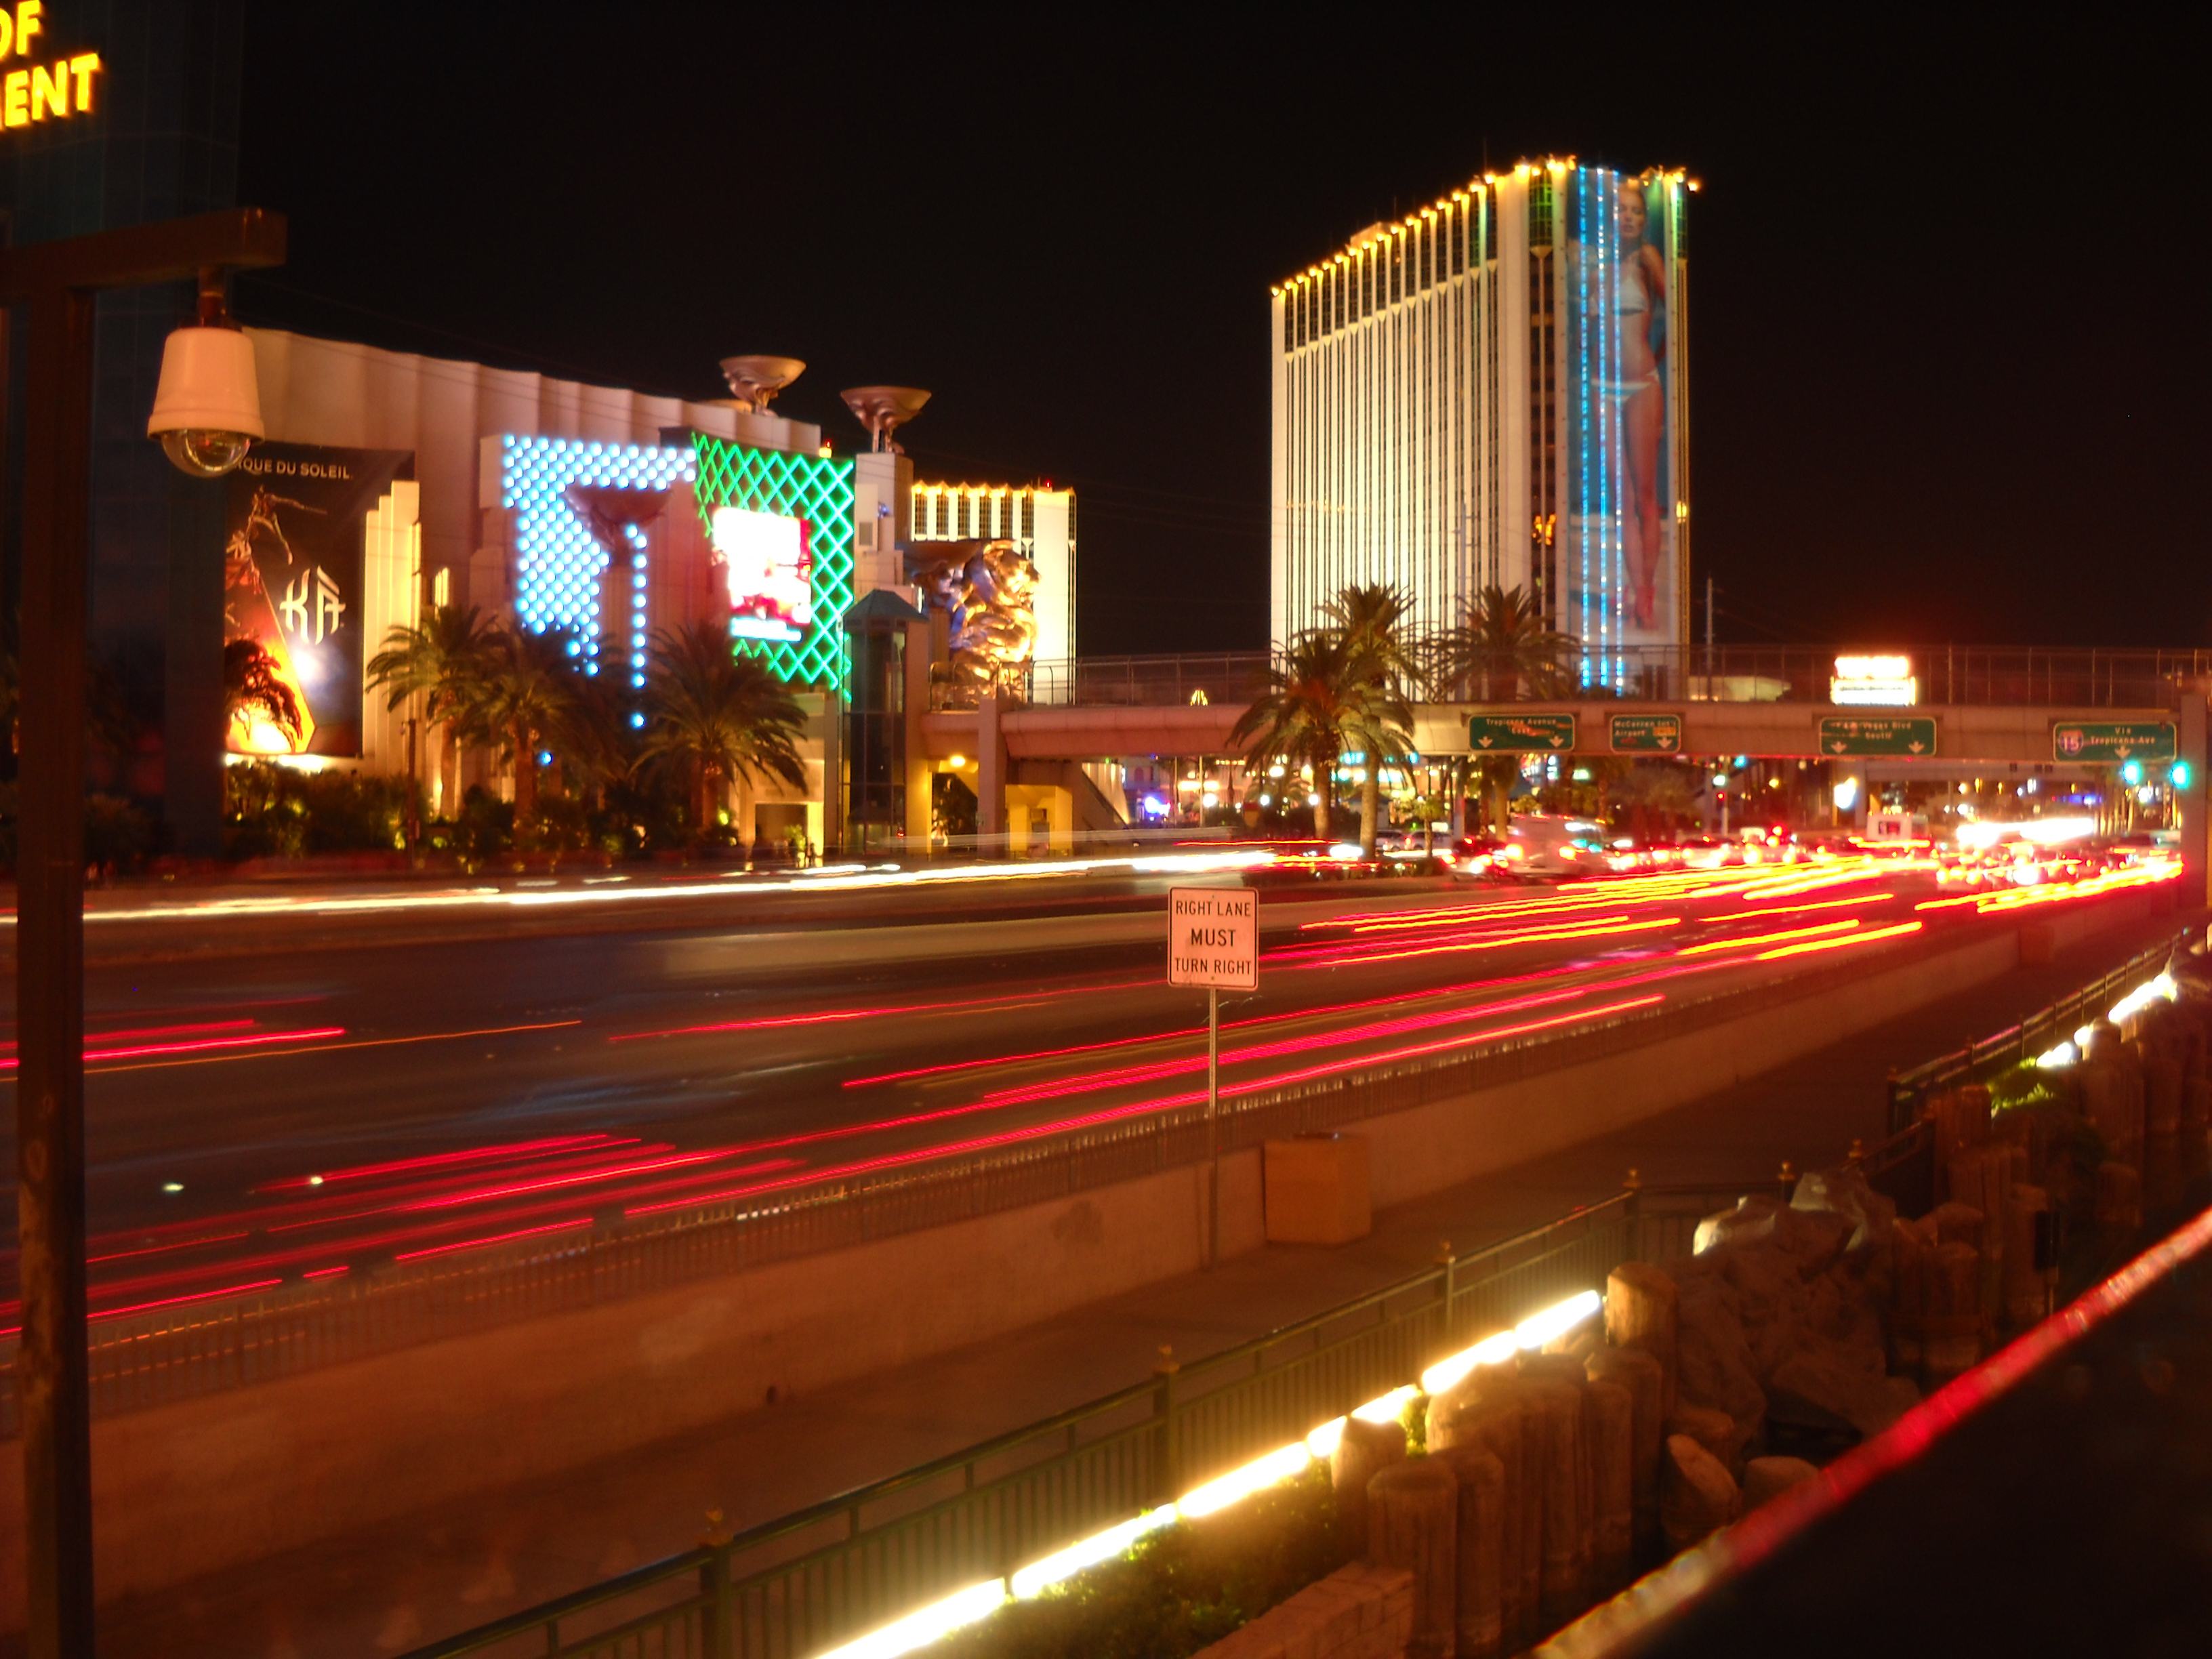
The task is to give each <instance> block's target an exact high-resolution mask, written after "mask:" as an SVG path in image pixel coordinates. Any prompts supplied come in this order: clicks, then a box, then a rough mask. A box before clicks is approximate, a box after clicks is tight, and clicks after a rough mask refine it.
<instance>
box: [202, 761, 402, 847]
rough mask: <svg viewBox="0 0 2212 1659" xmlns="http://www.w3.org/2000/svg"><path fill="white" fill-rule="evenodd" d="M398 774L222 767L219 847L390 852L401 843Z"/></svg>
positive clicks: (258, 763) (270, 766) (264, 763)
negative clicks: (221, 818)
mask: <svg viewBox="0 0 2212 1659" xmlns="http://www.w3.org/2000/svg"><path fill="white" fill-rule="evenodd" d="M413 787H414V785H413V784H412V782H411V781H409V780H408V779H405V778H392V777H370V776H366V775H362V774H360V773H356V772H301V771H298V770H296V769H294V768H291V767H289V766H276V765H273V764H271V763H269V762H267V761H255V762H252V763H248V764H246V765H243V766H233V767H228V768H226V769H224V773H223V805H224V814H223V816H224V826H223V827H224V834H223V851H224V853H225V854H228V856H229V857H232V858H300V857H302V856H304V855H305V854H310V853H362V852H389V851H392V850H396V849H398V848H404V846H405V845H406V829H405V825H406V817H407V793H408V791H409V790H410V789H411V788H413Z"/></svg>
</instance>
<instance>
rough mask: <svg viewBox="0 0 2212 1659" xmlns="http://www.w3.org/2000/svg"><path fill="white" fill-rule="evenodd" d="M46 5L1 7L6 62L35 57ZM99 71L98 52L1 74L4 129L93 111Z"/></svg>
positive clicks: (32, 0)
mask: <svg viewBox="0 0 2212 1659" xmlns="http://www.w3.org/2000/svg"><path fill="white" fill-rule="evenodd" d="M45 14H46V7H45V6H44V5H43V4H41V3H40V0H21V4H19V5H17V6H15V8H14V9H9V8H6V7H0V62H4V61H6V60H7V59H8V58H27V57H29V56H30V55H31V52H32V51H33V46H34V44H35V43H36V41H37V40H38V38H39V37H40V35H42V34H44V33H46V15H45ZM99 73H100V54H99V53H98V52H78V53H77V54H76V56H74V57H71V58H63V59H62V60H61V61H60V62H59V63H57V64H32V65H31V66H30V67H29V68H28V69H19V70H6V71H5V72H4V73H0V127H27V126H29V125H31V123H32V122H33V121H44V120H47V119H54V120H67V119H68V118H70V117H71V116H73V115H89V114H90V113H91V112H92V84H93V82H92V77H93V76H95V75H97V74H99Z"/></svg>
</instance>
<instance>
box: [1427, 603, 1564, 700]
mask: <svg viewBox="0 0 2212 1659" xmlns="http://www.w3.org/2000/svg"><path fill="white" fill-rule="evenodd" d="M1581 644H1582V641H1579V640H1577V638H1576V637H1575V636H1574V635H1571V634H1562V633H1560V632H1559V631H1558V630H1557V629H1554V628H1553V627H1552V626H1551V624H1550V623H1547V622H1546V621H1545V620H1544V615H1543V612H1542V611H1540V610H1538V609H1537V608H1536V605H1535V603H1534V601H1533V600H1531V599H1529V598H1528V594H1527V593H1526V592H1524V591H1523V590H1522V589H1521V588H1518V587H1508V588H1501V587H1498V586H1495V585H1494V584H1493V585H1492V586H1489V587H1486V588H1484V589H1483V590H1482V592H1480V593H1479V594H1477V595H1476V596H1475V598H1474V600H1473V601H1472V602H1471V603H1470V604H1469V605H1468V608H1467V615H1466V617H1465V618H1464V619H1463V620H1462V622H1461V623H1459V625H1458V626H1456V627H1455V628H1449V629H1445V630H1444V632H1443V635H1441V636H1440V637H1439V638H1438V639H1437V641H1436V642H1435V645H1434V647H1433V648H1432V652H1431V657H1432V661H1431V670H1430V679H1431V683H1432V684H1434V685H1435V686H1436V688H1437V690H1438V691H1439V692H1440V693H1443V692H1455V691H1457V692H1465V693H1468V695H1469V696H1470V698H1471V700H1472V701H1474V702H1516V701H1518V700H1519V699H1521V698H1523V697H1557V696H1565V695H1566V692H1567V690H1568V686H1569V682H1570V680H1571V673H1570V671H1569V659H1570V658H1571V657H1572V656H1573V654H1574V653H1575V652H1576V651H1577V650H1578V649H1579V648H1580V647H1581Z"/></svg>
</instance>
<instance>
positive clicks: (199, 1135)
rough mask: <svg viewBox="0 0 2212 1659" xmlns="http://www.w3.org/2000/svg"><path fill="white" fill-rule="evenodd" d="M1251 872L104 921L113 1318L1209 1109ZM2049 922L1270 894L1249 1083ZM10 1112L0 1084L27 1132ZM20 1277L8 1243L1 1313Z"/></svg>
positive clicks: (1726, 904) (790, 888)
mask: <svg viewBox="0 0 2212 1659" xmlns="http://www.w3.org/2000/svg"><path fill="white" fill-rule="evenodd" d="M1235 862H1236V858H1235V855H1229V856H1226V857H1224V856H1222V855H1217V854H1205V853H1196V854H1190V855H1188V857H1186V858H1183V859H1181V860H1178V859H1176V858H1172V857H1170V858H1167V859H1164V860H1151V861H1146V862H1145V863H1143V864H1141V865H1131V864H1128V863H1121V864H1117V865H1113V866H1095V867H1091V868H1089V869H1087V870H1077V871H1070V870H1069V869H1068V868H1067V866H1058V867H1056V868H1049V867H1048V872H1008V873H1006V874H1004V875H1000V876H993V875H987V874H971V875H964V876H956V877H943V876H939V877H935V878H922V879H916V878H913V877H911V876H909V875H905V874H896V873H893V872H888V871H886V872H865V871H854V872H844V873H842V874H832V875H829V876H826V877H812V878H790V879H785V880H780V881H779V880H765V881H763V880H759V879H756V878H744V879H735V880H708V881H701V882H691V883H684V882H678V883H674V884H671V883H666V882H659V883H654V882H635V883H629V884H624V883H619V882H593V883H588V884H587V883H586V882H583V881H580V880H579V881H570V882H567V883H563V884H557V885H554V886H520V885H516V884H506V885H503V886H489V885H488V886H484V887H476V888H455V889H442V890H441V889H427V888H404V889H397V890H361V891H353V892H304V893H292V894H281V893H280V894H273V895H251V894H249V895H244V896H239V895H234V894H222V895H217V896H202V897H198V898H195V897H193V896H189V895H153V896H149V895H145V894H137V895H128V896H122V897H121V898H119V899H115V900H112V901H110V902H104V903H102V904H101V905H100V906H99V907H98V908H97V909H96V911H95V914H94V917H93V919H92V920H91V921H89V922H88V958H89V963H90V965H89V968H88V1011H89V1016H88V1037H87V1042H86V1060H87V1068H88V1088H87V1093H88V1145H89V1152H90V1159H91V1176H90V1193H89V1201H90V1214H91V1225H92V1231H93V1233H94V1238H93V1242H92V1248H91V1251H90V1254H91V1256H92V1266H91V1277H92V1285H93V1304H94V1311H95V1314H96V1315H98V1314H100V1313H107V1314H111V1315H112V1314H115V1313H119V1312H122V1311H125V1310H138V1309H145V1308H149V1307H153V1306H157V1305H161V1304H173V1303H179V1302H182V1301H188V1300H192V1299H197V1298H204V1297H214V1296H220V1295H222V1294H226V1293H231V1292H235V1291H246V1290H252V1289H257V1288H264V1287H268V1286H270V1285H277V1284H281V1283H284V1282H287V1281H293V1280H298V1279H317V1278H323V1277H329V1276H335V1275H339V1274H344V1273H359V1272H362V1271H366V1270H368V1269H369V1268H370V1267H374V1265H376V1264H378V1263H380V1262H383V1261H391V1260H393V1259H408V1260H418V1259H422V1258H423V1257H425V1256H428V1255H436V1254H439V1253H442V1252H449V1251H453V1250H458V1249H467V1248H469V1247H471V1246H473V1245H476V1244H480V1243H485V1242H487V1241H491V1240H496V1239H505V1238H513V1237H520V1236H526V1235H528V1234H531V1233H537V1232H547V1233H550V1232H556V1231H563V1230H567V1229H570V1228H582V1227H588V1226H591V1225H594V1224H595V1223H598V1222H603V1221H605V1220H607V1219H610V1218H618V1217H622V1216H626V1215H638V1214H644V1213H651V1212H665V1211H669V1210H674V1209H680V1208H682V1207H684V1206H690V1205H695V1204H698V1203H701V1202H704V1201H709V1200H721V1199H726V1198H730V1197H733V1196H741V1195H744V1194H754V1193H761V1192H766V1191H772V1190H774V1189H775V1188H778V1187H781V1186H785V1185H790V1184H797V1183H804V1182H813V1181H817V1180H820V1179H823V1178H824V1177H825V1176H835V1175H836V1174H838V1173H840V1172H844V1171H850V1170H858V1169H876V1168H881V1167H884V1165H885V1164H896V1163H901V1162H905V1161H909V1160H918V1159H921V1158H927V1157H930V1156H933V1155H941V1154H943V1153H944V1152H947V1151H949V1150H952V1149H962V1148H969V1147H975V1146H991V1145H1004V1144H1006V1143H1008V1142H1012V1141H1016V1140H1018V1139H1024V1138H1026V1137H1034V1136H1039V1135H1045V1134H1049V1133H1054V1132H1055V1131H1058V1130H1060V1129H1062V1128H1065V1127H1068V1126H1071V1125H1074V1124H1079V1123H1083V1122H1090V1121H1099V1120H1101V1119H1102V1118H1108V1117H1114V1116H1126V1115H1135V1114H1141V1113H1144V1112H1146V1111H1154V1110H1158V1109H1162V1108H1164V1107H1168V1106H1172V1105H1176V1104H1181V1103H1187V1102H1188V1101H1190V1100H1192V1099H1194V1098H1202V1097H1203V1091H1204V1088H1205V1069H1204V1068H1205V1046H1204V1045H1205V1037H1204V1004H1203V1001H1202V1000H1200V998H1199V997H1197V996H1194V994H1192V993H1189V992H1188V991H1178V990H1174V989H1171V988H1170V987H1167V986H1166V985H1165V984H1164V983H1163V980H1164V972H1163V958H1164V927H1165V921H1164V899H1165V891H1166V889H1167V888H1168V887H1169V886H1170V885H1171V884H1179V883H1205V882H1231V883H1233V882H1236V881H1238V880H1240V879H1245V878H1248V876H1247V875H1246V874H1245V873H1244V872H1239V871H1238V870H1237V869H1236V868H1235V867H1233V866H1234V864H1235ZM2153 873H2154V872H2134V873H2133V874H2131V875H2126V876H2121V877H2115V878H2106V881H2107V882H2114V881H2118V882H2123V883H2134V882H2140V881H2142V880H2143V879H2147V878H2148V877H2149V875H2150V874H2153ZM1262 879H1264V877H1262ZM2062 894H2063V895H2065V897H2064V898H2063V901H2062V900H2060V899H2059V898H2058V897H2057V896H2059V895H2062ZM2045 902H2069V903H2093V902H2098V896H2097V894H2096V893H2094V892H2092V891H2090V890H2087V889H2076V888H2065V889H2060V888H2045V889H2026V890H1997V891H1984V890H1977V891H1957V890H1951V889H1948V888H1943V887H1940V886H1939V885H1938V884H1937V881H1936V876H1935V874H1934V872H1933V871H1932V869H1931V868H1929V867H1927V866H1922V865H1917V864H1914V863H1911V862H1909V861H1901V860H1840V861H1832V862H1823V863H1818V864H1808V865H1796V866H1779V867H1778V866H1765V867H1754V868H1749V869H1742V868H1735V869H1727V870H1719V871H1710V872H1675V873H1670V874H1662V875H1652V876H1644V877H1637V878H1626V879H1618V880H1611V881H1602V882H1587V883H1581V884H1566V885H1561V886H1556V887H1528V886H1522V887H1508V888H1490V887H1484V888H1471V887H1464V886H1462V887H1458V888H1439V887H1437V886H1435V885H1433V884H1417V883H1396V882H1380V883H1363V884H1335V883H1313V882H1306V883H1304V884H1298V885H1292V886H1287V887H1281V888H1276V887H1268V888H1266V889H1264V890H1263V903H1262V908H1261V915H1262V947H1263V948H1262V956H1261V989H1260V991H1259V993H1258V994H1256V995H1254V996H1251V997H1249V998H1246V999H1243V1000H1236V1001H1228V1000H1225V1004H1224V1010H1223V1016H1222V1018H1223V1033H1222V1049H1223V1068H1224V1069H1223V1086H1224V1089H1225V1092H1228V1093H1232V1094H1233V1093H1235V1092H1237V1091H1247V1090H1251V1089H1255V1088H1262V1087H1267V1086H1270V1085H1279V1084H1281V1083H1283V1082H1285V1081H1289V1080H1294V1079H1302V1078H1307V1077H1312V1076H1316V1075H1324V1074H1327V1073H1330V1072H1333V1071H1339V1070H1343V1069H1346V1068H1352V1067H1357V1066H1369V1065H1374V1064H1376V1063H1379V1062H1383V1061H1387V1060H1390V1059H1392V1058H1405V1057H1411V1056H1413V1055H1417V1054H1437V1053H1441V1052H1447V1051H1455V1050H1462V1049H1464V1048H1468V1047H1473V1046H1479V1045H1480V1044H1482V1043H1484V1042H1494V1041H1498V1040H1499V1039H1501V1038H1503V1037H1506V1036H1515V1035H1520V1034H1525V1033H1527V1032H1529V1031H1532V1030H1557V1029H1564V1028H1570V1027H1571V1026H1573V1025H1575V1024H1578V1023H1583V1022H1588V1021H1591V1020H1596V1019H1602V1018H1607V1017H1609V1016H1611V1015H1613V1014H1616V1013H1618V1012H1621V1011H1624V1010H1629V1009H1635V1008H1644V1007H1652V1006H1659V1005H1662V1004H1663V1003H1664V1002H1665V1001H1667V1000H1669V999H1676V998H1681V997H1685V996H1694V995H1703V994H1707V993H1709V992H1710V991H1711V990H1712V989H1715V988H1720V987H1725V986H1729V985H1732V984H1739V983H1741V982H1743V981H1746V980H1747V979H1751V978H1759V979H1769V978H1773V977H1777V976H1781V975H1788V974H1790V973H1793V972H1796V971H1800V970H1802V969H1806V968H1809V967H1816V966H1820V965H1824V964H1826V963H1829V962H1832V961H1835V960H1838V958H1839V957H1843V956H1844V955H1848V954H1849V953H1852V952H1857V951H1876V950H1905V951H1910V950H1914V949H1927V948H1934V947H1935V946H1936V945H1938V944H1940V943H1942V942H1946V941H1954V940H1955V939H1958V938H1959V937H1960V934H1961V933H1962V932H1963V931H1964V930H1971V929H1975V928H1992V927H2011V926H2015V925H2017V922H2018V921H2019V920H2020V919H2021V917H2020V915H2019V914H2018V912H2019V907H2021V906H2022V905H2029V906H2036V905H2040V904H2042V903H2045ZM1992 912H1995V914H1992ZM11 954H12V953H11ZM11 1001H12V999H11ZM0 1036H4V1038H5V1039H6V1042H7V1046H6V1047H5V1048H0V1079H11V1077H12V1058H11V1057H12V1054H13V1040H14V1037H15V1032H14V1031H13V1030H12V1029H10V1030H6V1031H5V1032H4V1033H0ZM11 1093H12V1090H11V1089H10V1088H9V1087H8V1086H7V1083H6V1082H5V1081H0V1116H5V1117H7V1118H9V1119H12V1113H9V1112H6V1111H5V1101H6V1098H7V1097H8V1096H9V1095H10V1094H11ZM13 1231H14V1229H13V1226H12V1225H9V1227H8V1229H7V1236H8V1237H12V1236H13ZM13 1271H14V1268H13V1254H12V1252H9V1253H8V1255H7V1256H6V1257H5V1259H4V1260H0V1273H4V1274H5V1275H6V1278H5V1279H4V1281H0V1302H4V1301H5V1300H6V1298H7V1297H9V1296H11V1295H12V1292H13V1281H12V1275H13ZM6 1313H7V1315H9V1316H12V1304H9V1306H8V1308H7V1310H6ZM10 1323H12V1317H0V1329H4V1328H5V1326H6V1325H8V1324H10Z"/></svg>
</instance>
